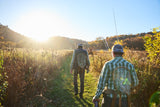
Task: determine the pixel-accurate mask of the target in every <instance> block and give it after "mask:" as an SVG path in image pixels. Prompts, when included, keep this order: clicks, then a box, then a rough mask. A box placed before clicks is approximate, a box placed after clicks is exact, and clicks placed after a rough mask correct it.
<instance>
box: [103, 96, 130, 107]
mask: <svg viewBox="0 0 160 107" xmlns="http://www.w3.org/2000/svg"><path fill="white" fill-rule="evenodd" d="M112 100H113V98H110V97H108V96H106V95H105V96H104V97H103V99H102V107H112ZM115 107H119V98H116V101H115ZM121 107H128V100H127V98H121Z"/></svg>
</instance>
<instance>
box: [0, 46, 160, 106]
mask: <svg viewBox="0 0 160 107" xmlns="http://www.w3.org/2000/svg"><path fill="white" fill-rule="evenodd" d="M72 52H73V51H67V50H52V49H48V50H46V49H24V48H23V49H9V50H1V51H0V69H1V71H0V81H1V83H0V95H1V96H0V98H1V99H0V104H1V105H2V106H4V107H22V106H23V107H57V106H61V107H82V106H88V107H92V106H93V103H92V98H93V96H94V93H95V91H96V87H97V82H98V78H99V74H100V72H101V69H102V67H103V64H104V63H105V62H106V61H109V60H111V59H112V56H111V52H109V51H104V50H100V51H95V52H93V54H92V55H89V58H90V62H91V66H90V72H89V73H88V74H86V77H85V90H84V99H79V97H77V96H76V97H75V96H74V91H73V75H72V74H70V73H69V70H70V62H71V57H72ZM124 58H125V59H126V60H128V61H129V62H131V63H132V64H133V65H134V66H135V69H136V72H137V75H138V78H139V81H140V84H139V86H138V88H137V90H136V93H135V94H133V95H132V99H131V100H132V106H133V107H148V106H149V100H150V98H151V96H152V94H153V93H154V92H156V91H158V90H160V78H159V77H160V73H159V71H160V68H159V67H160V66H159V65H158V64H156V63H155V62H152V63H151V62H150V61H149V58H148V57H147V53H146V52H145V51H133V50H125V54H124Z"/></svg>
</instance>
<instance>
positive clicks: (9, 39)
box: [0, 24, 153, 50]
mask: <svg viewBox="0 0 160 107" xmlns="http://www.w3.org/2000/svg"><path fill="white" fill-rule="evenodd" d="M147 35H153V33H152V32H148V33H138V34H130V35H118V36H111V37H106V42H107V43H108V46H109V48H111V47H112V46H113V44H114V42H115V41H116V40H122V41H123V46H124V47H125V46H127V47H128V48H130V49H135V50H144V40H143V37H144V36H147ZM117 38H118V39H117ZM106 42H105V41H104V40H103V38H100V37H98V38H97V39H96V40H95V41H91V42H88V43H87V42H86V41H83V40H78V39H71V38H67V37H61V36H53V37H51V38H50V39H49V40H48V41H47V42H46V43H37V42H35V41H34V40H32V39H30V38H28V37H26V36H23V35H21V34H19V33H17V32H15V31H13V30H11V29H10V28H8V26H4V25H2V24H0V48H5V47H14V48H52V49H75V48H76V47H77V44H79V43H83V44H85V48H88V47H90V48H92V49H106V48H107V47H106Z"/></svg>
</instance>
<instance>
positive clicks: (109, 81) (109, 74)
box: [93, 44, 139, 107]
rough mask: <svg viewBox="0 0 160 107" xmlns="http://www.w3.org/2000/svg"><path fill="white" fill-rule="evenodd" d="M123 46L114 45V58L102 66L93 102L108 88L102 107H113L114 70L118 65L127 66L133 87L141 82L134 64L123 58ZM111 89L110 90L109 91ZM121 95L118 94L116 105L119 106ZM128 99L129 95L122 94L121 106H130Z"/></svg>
mask: <svg viewBox="0 0 160 107" xmlns="http://www.w3.org/2000/svg"><path fill="white" fill-rule="evenodd" d="M123 53H124V52H123V47H122V46H121V45H119V44H118V45H114V46H113V48H112V55H113V57H114V59H112V60H110V61H108V62H106V63H105V64H104V66H103V68H102V71H101V74H100V77H99V82H98V86H97V91H96V94H95V96H94V97H93V102H95V101H97V100H99V97H100V95H101V94H102V93H103V92H104V91H105V90H108V93H107V94H103V100H102V107H111V105H112V100H113V97H114V90H115V86H114V81H113V71H114V70H115V69H116V68H117V67H123V68H127V69H128V70H129V72H130V76H131V81H132V82H131V87H132V88H134V87H136V86H137V85H138V84H139V81H138V78H137V74H136V72H135V69H134V66H133V65H132V64H131V63H129V62H128V61H126V60H125V59H123V57H122V55H123ZM109 90H110V92H109ZM119 96H120V95H118V94H117V95H116V100H115V104H114V105H115V106H116V107H117V106H118V104H119ZM128 105H129V104H128V100H127V95H126V94H121V106H122V107H128Z"/></svg>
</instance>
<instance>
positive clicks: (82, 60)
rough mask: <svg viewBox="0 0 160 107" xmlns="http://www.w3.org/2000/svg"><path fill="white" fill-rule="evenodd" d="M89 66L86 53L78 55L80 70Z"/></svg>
mask: <svg viewBox="0 0 160 107" xmlns="http://www.w3.org/2000/svg"><path fill="white" fill-rule="evenodd" d="M86 64H87V55H86V53H85V52H80V53H78V54H77V65H78V66H79V67H80V68H85V67H86Z"/></svg>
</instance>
